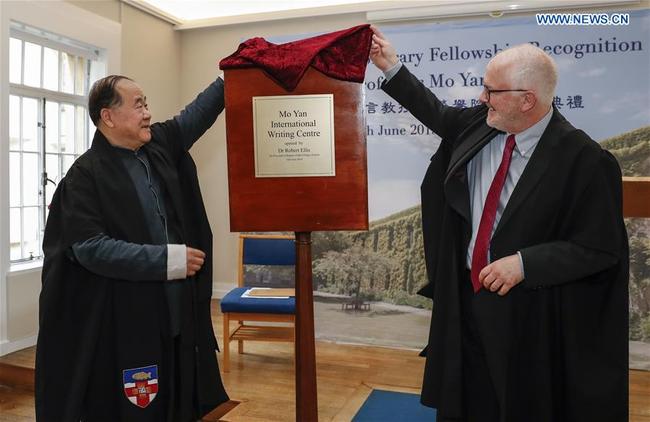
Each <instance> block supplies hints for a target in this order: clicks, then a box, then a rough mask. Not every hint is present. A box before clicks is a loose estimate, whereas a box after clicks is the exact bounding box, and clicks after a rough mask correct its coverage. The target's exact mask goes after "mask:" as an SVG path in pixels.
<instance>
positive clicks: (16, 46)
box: [9, 38, 23, 84]
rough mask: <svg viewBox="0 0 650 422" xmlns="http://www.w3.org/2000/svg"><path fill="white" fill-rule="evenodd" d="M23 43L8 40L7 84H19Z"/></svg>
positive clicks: (14, 39)
mask: <svg viewBox="0 0 650 422" xmlns="http://www.w3.org/2000/svg"><path fill="white" fill-rule="evenodd" d="M22 44H23V42H22V41H20V40H17V39H16V38H10V39H9V82H13V83H15V84H19V83H20V69H21V68H22V63H23V46H22Z"/></svg>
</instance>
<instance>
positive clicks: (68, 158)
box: [61, 155, 75, 177]
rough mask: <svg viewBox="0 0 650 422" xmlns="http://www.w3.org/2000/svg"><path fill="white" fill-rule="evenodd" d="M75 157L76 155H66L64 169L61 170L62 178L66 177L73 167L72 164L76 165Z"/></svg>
mask: <svg viewBox="0 0 650 422" xmlns="http://www.w3.org/2000/svg"><path fill="white" fill-rule="evenodd" d="M74 160H75V157H74V155H64V156H63V158H62V161H63V167H62V168H61V177H63V176H65V174H66V173H67V172H68V170H70V166H72V163H74Z"/></svg>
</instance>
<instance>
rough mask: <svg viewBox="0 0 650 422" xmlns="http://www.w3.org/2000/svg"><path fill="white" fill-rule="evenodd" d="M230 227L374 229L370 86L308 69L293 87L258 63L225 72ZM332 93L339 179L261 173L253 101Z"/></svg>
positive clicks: (279, 229) (278, 229)
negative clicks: (366, 92)
mask: <svg viewBox="0 0 650 422" xmlns="http://www.w3.org/2000/svg"><path fill="white" fill-rule="evenodd" d="M224 73H225V75H224V78H225V90H226V92H225V94H226V138H227V147H228V189H229V197H230V230H231V231H233V232H242V231H293V232H310V231H321V230H367V229H368V176H367V161H366V129H365V120H364V116H363V99H364V97H363V90H362V89H363V87H362V84H360V83H355V82H345V81H339V80H336V79H332V78H330V77H328V76H326V75H324V74H322V73H320V72H319V71H317V70H315V69H313V68H311V67H310V68H308V70H307V72H306V73H305V74H304V76H303V78H302V79H301V81H300V83H299V84H298V86H297V87H296V89H294V90H293V91H291V92H289V91H286V90H285V89H284V88H283V87H282V86H280V85H278V84H277V83H276V82H275V81H273V80H272V79H271V78H269V77H268V76H267V75H266V73H264V71H262V70H260V69H256V68H248V69H227V70H226V71H225V72H224ZM321 94H325V95H327V94H332V96H333V116H334V119H333V121H334V124H333V127H334V158H335V172H333V173H334V175H333V176H322V177H321V176H313V175H312V176H309V177H294V176H291V177H268V176H265V177H256V176H255V171H256V167H255V145H254V136H255V134H254V131H255V129H254V128H255V121H254V112H253V98H254V97H255V98H257V99H259V98H260V97H273V96H301V95H304V96H307V95H317V96H318V95H321Z"/></svg>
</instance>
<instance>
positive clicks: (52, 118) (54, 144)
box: [45, 101, 59, 152]
mask: <svg viewBox="0 0 650 422" xmlns="http://www.w3.org/2000/svg"><path fill="white" fill-rule="evenodd" d="M45 134H46V141H47V144H46V145H45V150H46V151H47V152H59V103H55V102H54V101H47V102H46V103H45Z"/></svg>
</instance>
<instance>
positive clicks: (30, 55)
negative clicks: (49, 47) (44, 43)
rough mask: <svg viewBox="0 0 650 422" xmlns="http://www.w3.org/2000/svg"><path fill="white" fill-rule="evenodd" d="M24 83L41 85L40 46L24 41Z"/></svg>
mask: <svg viewBox="0 0 650 422" xmlns="http://www.w3.org/2000/svg"><path fill="white" fill-rule="evenodd" d="M23 71H24V72H25V75H24V77H23V81H24V84H25V85H29V86H35V87H40V86H41V46H40V45H38V44H32V43H30V42H27V41H25V68H24V69H23Z"/></svg>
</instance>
